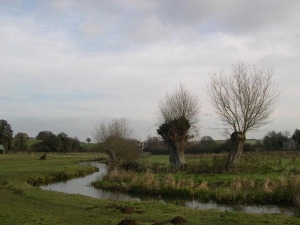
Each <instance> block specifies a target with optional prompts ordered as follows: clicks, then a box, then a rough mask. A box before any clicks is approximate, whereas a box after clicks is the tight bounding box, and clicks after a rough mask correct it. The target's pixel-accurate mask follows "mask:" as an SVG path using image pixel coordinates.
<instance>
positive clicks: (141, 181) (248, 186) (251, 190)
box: [99, 170, 300, 203]
mask: <svg viewBox="0 0 300 225" xmlns="http://www.w3.org/2000/svg"><path fill="white" fill-rule="evenodd" d="M107 182H108V183H109V185H107ZM99 184H100V186H99V187H101V188H109V189H117V190H123V191H129V192H136V193H145V194H159V195H168V196H186V197H190V198H197V199H199V200H215V201H219V202H238V203H245V202H257V203H267V202H272V203H283V202H290V203H292V202H298V200H297V199H300V197H299V196H300V176H299V175H291V176H290V177H289V179H287V178H284V177H279V179H277V180H272V179H269V178H266V179H264V180H263V181H260V182H258V181H254V180H253V179H247V178H234V179H233V180H231V181H228V182H224V183H218V184H217V185H216V184H215V183H211V184H210V183H209V182H208V181H202V182H200V183H197V182H195V181H193V180H192V179H190V178H187V179H177V180H176V179H175V177H174V176H173V175H172V174H167V175H165V176H164V177H162V178H159V177H158V176H157V175H155V174H154V173H152V172H151V171H150V170H148V171H147V172H146V173H143V174H138V173H134V172H131V171H123V170H112V171H110V172H109V173H108V175H106V176H105V177H104V179H103V181H100V182H99ZM297 196H298V197H297ZM299 201H300V200H299Z"/></svg>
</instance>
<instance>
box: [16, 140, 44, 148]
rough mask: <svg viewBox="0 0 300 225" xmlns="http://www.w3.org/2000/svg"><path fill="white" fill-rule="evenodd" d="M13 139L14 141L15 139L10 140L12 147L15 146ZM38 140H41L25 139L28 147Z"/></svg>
mask: <svg viewBox="0 0 300 225" xmlns="http://www.w3.org/2000/svg"><path fill="white" fill-rule="evenodd" d="M15 141H16V140H15V139H14V140H13V141H12V144H11V146H12V147H14V146H15ZM38 142H41V140H37V139H27V140H26V143H27V145H28V147H31V146H32V145H34V144H36V143H38Z"/></svg>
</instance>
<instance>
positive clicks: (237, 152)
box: [208, 62, 280, 169]
mask: <svg viewBox="0 0 300 225" xmlns="http://www.w3.org/2000/svg"><path fill="white" fill-rule="evenodd" d="M273 74H274V72H273V70H272V69H257V68H255V67H254V66H253V67H250V66H248V67H247V66H245V65H244V64H243V63H242V62H239V63H238V64H236V65H233V69H232V74H231V75H230V76H228V77H227V76H225V75H224V74H223V73H220V74H218V75H217V74H213V75H211V76H210V83H209V85H208V95H209V97H210V101H211V103H212V105H213V107H214V109H215V112H216V114H217V115H218V117H219V119H220V120H221V121H222V122H223V123H224V124H223V125H225V127H226V128H227V129H229V130H231V131H232V134H231V136H230V138H231V141H232V143H233V148H232V151H231V152H230V153H229V156H228V160H227V165H226V167H227V169H230V168H231V167H233V166H235V164H236V163H237V162H238V160H239V158H240V156H241V154H242V151H243V147H244V141H245V139H246V133H247V131H251V130H256V129H258V128H259V127H262V126H264V125H266V124H268V123H269V122H270V119H269V118H270V115H271V114H272V113H273V111H274V104H275V103H276V101H277V99H278V97H279V95H280V91H279V88H278V84H277V83H276V82H275V81H274V80H273Z"/></svg>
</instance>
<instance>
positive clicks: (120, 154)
mask: <svg viewBox="0 0 300 225" xmlns="http://www.w3.org/2000/svg"><path fill="white" fill-rule="evenodd" d="M131 135H132V130H131V129H130V128H129V127H128V124H127V121H126V119H125V118H122V119H114V120H112V121H111V122H110V123H109V124H108V125H105V124H104V123H101V124H100V126H99V127H98V128H96V129H95V131H94V139H95V140H96V141H97V142H98V143H99V144H100V145H101V147H102V148H103V150H104V152H105V153H106V154H107V155H108V156H109V157H110V159H111V160H113V161H128V160H135V159H136V158H138V156H139V154H140V152H139V148H138V145H137V143H136V141H134V140H133V139H132V138H131Z"/></svg>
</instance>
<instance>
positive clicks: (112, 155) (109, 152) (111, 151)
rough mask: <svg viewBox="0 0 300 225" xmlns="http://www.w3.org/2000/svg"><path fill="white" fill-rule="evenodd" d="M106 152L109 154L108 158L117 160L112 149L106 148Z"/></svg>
mask: <svg viewBox="0 0 300 225" xmlns="http://www.w3.org/2000/svg"><path fill="white" fill-rule="evenodd" d="M105 152H106V154H107V155H108V156H109V158H110V160H112V161H117V157H116V155H115V153H114V152H113V150H112V149H106V151H105Z"/></svg>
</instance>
